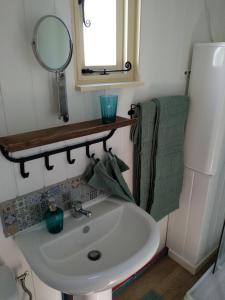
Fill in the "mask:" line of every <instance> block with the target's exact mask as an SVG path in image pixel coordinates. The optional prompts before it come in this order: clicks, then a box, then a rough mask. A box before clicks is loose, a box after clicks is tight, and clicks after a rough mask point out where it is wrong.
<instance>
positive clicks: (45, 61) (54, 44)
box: [32, 15, 73, 122]
mask: <svg viewBox="0 0 225 300" xmlns="http://www.w3.org/2000/svg"><path fill="white" fill-rule="evenodd" d="M32 48H33V51H34V55H35V56H36V58H37V60H38V62H39V63H40V64H41V65H42V67H44V68H45V69H47V70H48V71H50V72H55V73H56V87H57V95H58V102H59V118H60V119H61V118H63V121H64V122H68V121H69V113H68V104H67V94H66V74H65V73H64V70H65V69H66V67H67V66H68V65H69V63H70V61H71V58H72V54H73V43H72V40H71V38H70V33H69V30H68V28H67V27H66V24H65V23H64V22H63V21H62V20H61V19H60V18H58V17H56V16H53V15H48V16H44V17H42V18H40V19H39V20H38V22H37V24H36V26H35V28H34V34H33V41H32Z"/></svg>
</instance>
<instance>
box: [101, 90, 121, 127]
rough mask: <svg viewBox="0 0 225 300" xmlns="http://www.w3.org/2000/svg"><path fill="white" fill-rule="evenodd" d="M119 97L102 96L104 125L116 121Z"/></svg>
mask: <svg viewBox="0 0 225 300" xmlns="http://www.w3.org/2000/svg"><path fill="white" fill-rule="evenodd" d="M117 102H118V96H116V95H103V96H100V103H101V112H102V123H104V124H107V123H113V122H115V121H116V112H117Z"/></svg>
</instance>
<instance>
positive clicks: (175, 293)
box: [113, 256, 206, 300]
mask: <svg viewBox="0 0 225 300" xmlns="http://www.w3.org/2000/svg"><path fill="white" fill-rule="evenodd" d="M205 271H206V269H204V270H202V271H201V272H200V273H199V274H198V275H196V276H193V275H191V274H190V273H188V272H187V271H186V270H185V269H183V268H182V267H181V266H179V265H178V264H177V263H176V262H174V261H173V260H171V259H170V258H169V257H167V256H165V257H163V258H161V259H160V261H158V262H157V263H156V264H154V265H153V266H152V267H150V269H149V270H147V271H146V272H145V273H144V274H143V275H142V277H141V278H139V279H137V280H136V281H134V282H133V283H132V284H131V285H130V286H128V287H127V288H126V289H125V290H124V291H123V292H121V293H120V294H119V295H118V296H117V297H115V298H113V300H114V299H115V300H141V299H142V297H143V296H144V295H146V294H147V293H148V291H149V290H151V289H154V290H155V291H156V292H157V293H158V294H159V295H161V296H162V297H163V300H183V298H184V295H185V294H186V292H187V291H188V290H189V289H190V288H191V287H192V286H193V285H194V283H195V282H196V281H197V280H198V279H199V278H200V277H201V275H202V274H203V273H204V272H205Z"/></svg>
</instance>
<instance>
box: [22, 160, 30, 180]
mask: <svg viewBox="0 0 225 300" xmlns="http://www.w3.org/2000/svg"><path fill="white" fill-rule="evenodd" d="M20 174H21V176H22V177H23V178H27V177H29V175H30V173H29V172H25V163H24V162H21V163H20Z"/></svg>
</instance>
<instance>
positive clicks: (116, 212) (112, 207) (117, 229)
mask: <svg viewBox="0 0 225 300" xmlns="http://www.w3.org/2000/svg"><path fill="white" fill-rule="evenodd" d="M86 207H87V206H86ZM88 209H89V210H91V211H92V217H91V218H86V217H82V218H81V219H75V218H73V217H71V216H69V217H67V218H65V221H64V230H63V231H62V232H61V233H59V234H56V235H52V234H49V233H48V232H47V229H46V227H45V224H44V223H42V224H41V225H38V226H35V227H33V228H32V229H30V230H27V231H24V232H21V233H19V234H17V235H16V237H15V240H16V242H17V244H18V245H19V247H20V248H21V250H22V251H23V253H24V255H25V257H26V259H27V261H28V263H29V264H30V266H31V268H32V269H33V271H34V272H35V273H36V274H37V275H38V276H39V278H40V279H41V280H42V281H44V282H45V283H46V284H48V285H49V286H51V287H53V288H55V289H57V290H60V291H63V292H64V293H67V294H73V295H88V294H93V293H99V292H101V291H104V290H110V289H111V288H112V287H113V286H115V285H116V284H118V283H120V282H122V281H123V280H125V279H126V278H128V277H129V276H130V275H132V274H133V273H135V272H136V271H137V270H139V269H140V268H141V267H143V266H144V265H145V264H146V263H147V262H148V261H149V260H150V259H151V258H152V257H153V255H154V254H155V253H156V251H157V248H158V245H159V240H160V235H159V229H158V226H157V223H156V222H155V221H154V220H153V218H152V217H151V216H149V215H148V214H147V213H145V212H144V211H143V210H141V209H140V208H138V207H137V206H136V205H134V204H131V203H128V202H125V201H120V200H116V199H115V198H112V197H110V198H107V199H105V200H103V201H100V202H98V203H95V204H93V205H91V206H90V205H88ZM92 250H97V251H100V253H101V257H100V258H99V259H98V260H96V261H92V260H90V259H89V258H88V253H89V252H90V251H92ZM107 297H108V296H104V298H96V299H110V298H107ZM79 299H81V298H79ZM82 299H83V298H82ZM85 299H87V298H86V297H85ZM90 299H95V298H90Z"/></svg>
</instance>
